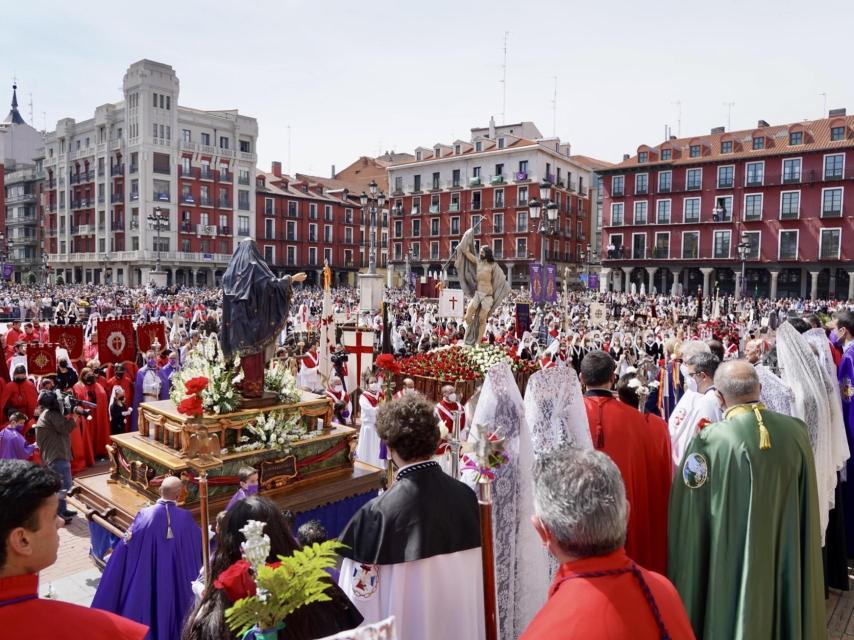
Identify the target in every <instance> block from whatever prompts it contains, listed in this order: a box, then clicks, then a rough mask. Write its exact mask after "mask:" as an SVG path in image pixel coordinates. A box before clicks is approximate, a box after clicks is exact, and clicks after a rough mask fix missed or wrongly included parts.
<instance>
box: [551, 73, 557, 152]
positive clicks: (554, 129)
mask: <svg viewBox="0 0 854 640" xmlns="http://www.w3.org/2000/svg"><path fill="white" fill-rule="evenodd" d="M552 78H554V81H555V92H554V97H553V98H552V137H553V138H554V137H557V76H552Z"/></svg>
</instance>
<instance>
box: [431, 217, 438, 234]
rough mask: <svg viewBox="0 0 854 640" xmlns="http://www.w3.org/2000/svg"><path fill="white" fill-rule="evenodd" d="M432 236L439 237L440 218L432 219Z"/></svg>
mask: <svg viewBox="0 0 854 640" xmlns="http://www.w3.org/2000/svg"><path fill="white" fill-rule="evenodd" d="M430 235H431V236H438V235H439V218H430Z"/></svg>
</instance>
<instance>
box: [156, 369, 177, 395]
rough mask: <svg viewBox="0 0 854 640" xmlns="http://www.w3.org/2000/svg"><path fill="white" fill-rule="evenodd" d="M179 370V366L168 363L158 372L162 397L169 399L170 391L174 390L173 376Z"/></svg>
mask: <svg viewBox="0 0 854 640" xmlns="http://www.w3.org/2000/svg"><path fill="white" fill-rule="evenodd" d="M177 371H178V366H177V365H176V366H174V367H173V366H172V365H171V364H167V365H166V366H165V367H163V368H162V369H160V371H158V372H157V375H159V376H160V399H161V400H168V399H169V392H170V391H171V390H172V376H173V374H175V373H176V372H177Z"/></svg>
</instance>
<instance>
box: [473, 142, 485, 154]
mask: <svg viewBox="0 0 854 640" xmlns="http://www.w3.org/2000/svg"><path fill="white" fill-rule="evenodd" d="M474 150H475V151H478V152H479V151H483V143H482V142H481V141H480V140H478V141H477V142H475V143H474Z"/></svg>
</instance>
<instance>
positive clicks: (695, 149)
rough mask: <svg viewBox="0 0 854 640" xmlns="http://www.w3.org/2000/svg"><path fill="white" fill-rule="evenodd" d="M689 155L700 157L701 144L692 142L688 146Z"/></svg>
mask: <svg viewBox="0 0 854 640" xmlns="http://www.w3.org/2000/svg"><path fill="white" fill-rule="evenodd" d="M688 156H689V157H691V158H699V157H700V145H698V144H692V145H691V146H690V147H688Z"/></svg>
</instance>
